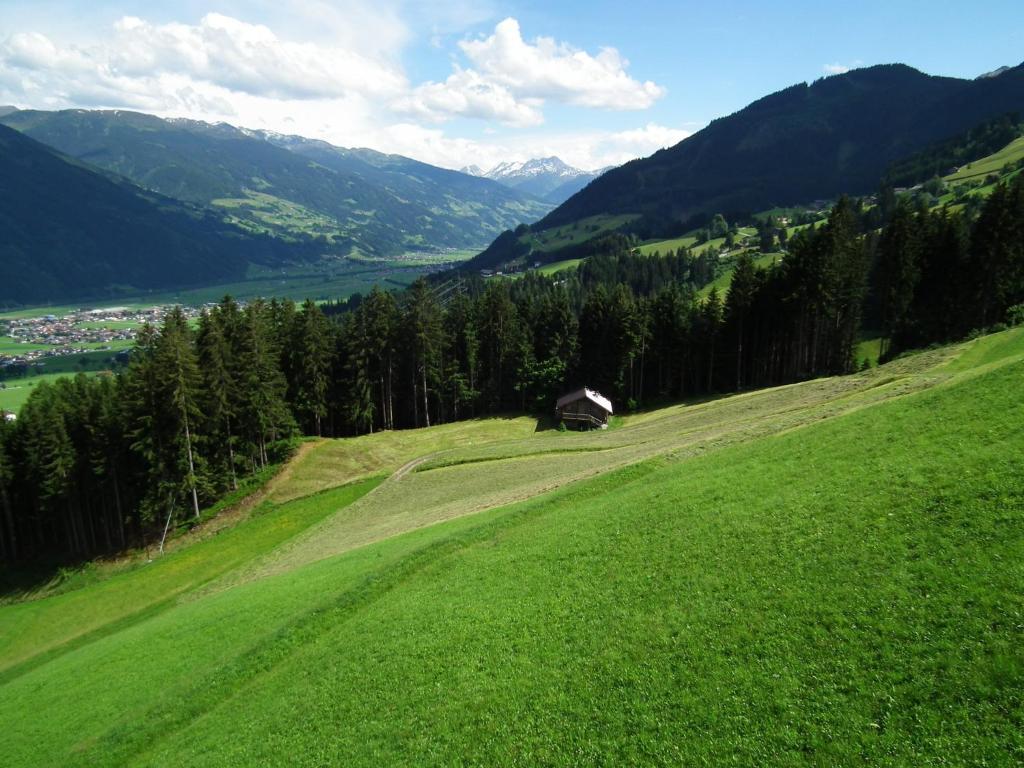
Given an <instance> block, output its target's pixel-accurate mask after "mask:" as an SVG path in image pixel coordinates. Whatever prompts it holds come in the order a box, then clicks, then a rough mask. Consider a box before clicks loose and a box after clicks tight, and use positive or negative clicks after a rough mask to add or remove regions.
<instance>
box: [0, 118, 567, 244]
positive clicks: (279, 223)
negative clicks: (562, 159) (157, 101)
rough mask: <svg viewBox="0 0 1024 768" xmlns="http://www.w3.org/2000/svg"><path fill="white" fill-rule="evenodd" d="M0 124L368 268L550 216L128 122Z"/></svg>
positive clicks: (481, 195)
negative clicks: (367, 262) (364, 259)
mask: <svg viewBox="0 0 1024 768" xmlns="http://www.w3.org/2000/svg"><path fill="white" fill-rule="evenodd" d="M0 122H2V123H4V124H6V125H8V126H10V127H12V128H16V129H18V130H20V131H23V132H24V133H26V134H27V135H29V136H31V137H32V138H34V139H36V140H38V141H41V142H43V143H45V144H48V145H50V146H52V147H54V148H56V149H58V150H59V151H61V152H63V153H65V154H68V155H71V156H72V157H75V158H77V159H80V160H83V161H86V162H88V163H90V164H92V165H95V166H99V167H101V168H103V169H106V170H109V171H113V172H114V173H118V174H121V175H123V176H125V177H127V178H128V179H131V180H132V181H134V182H135V183H136V184H138V185H140V186H142V187H145V188H147V189H151V190H153V191H156V192H159V193H161V194H164V195H167V196H169V197H173V198H177V199H179V200H183V201H187V202H191V203H195V204H200V205H206V206H212V207H213V208H215V209H216V210H218V211H219V212H220V213H221V214H222V215H223V216H224V218H225V219H226V220H227V221H229V222H232V223H235V224H237V225H238V226H240V227H242V228H244V229H247V230H249V231H251V232H254V233H265V234H268V235H270V236H272V237H275V238H277V239H280V240H282V241H284V242H289V243H299V244H303V243H314V244H317V245H319V247H320V248H321V250H323V251H327V252H333V253H342V254H348V253H359V254H365V255H373V256H388V255H394V254H399V253H402V252H405V251H407V250H410V249H420V248H469V247H474V246H478V245H480V244H482V243H485V242H487V241H488V240H489V239H491V238H493V237H494V236H495V235H497V234H498V233H499V232H501V231H502V230H503V229H506V228H508V227H514V226H516V225H517V224H519V223H521V222H529V221H534V220H536V219H537V218H539V217H540V216H542V215H543V214H545V213H546V212H548V211H549V210H550V209H551V205H550V204H548V203H544V202H542V201H540V200H538V199H536V198H533V197H530V196H529V195H527V194H524V193H521V192H519V191H516V190H510V189H508V188H506V187H503V186H501V185H499V184H496V183H494V182H492V181H490V180H487V179H476V178H472V177H469V176H466V175H464V174H459V173H456V172H454V171H447V170H444V169H441V168H435V167H433V166H429V165H427V164H425V163H419V162H416V161H414V160H409V159H408V158H403V157H398V156H394V155H383V154H380V153H377V152H372V151H370V150H345V149H341V148H339V147H333V146H331V145H330V144H326V143H324V142H316V141H310V140H307V139H303V138H300V137H294V136H282V135H279V134H273V133H268V132H261V131H249V130H245V129H240V128H235V127H232V126H230V125H226V124H216V125H211V124H208V123H202V122H197V121H192V120H164V119H161V118H157V117H153V116H151V115H144V114H139V113H135V112H125V111H86V110H65V111H60V112H40V111H28V110H23V111H17V112H12V113H10V114H7V115H4V116H2V117H0Z"/></svg>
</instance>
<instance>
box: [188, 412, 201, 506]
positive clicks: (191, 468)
mask: <svg viewBox="0 0 1024 768" xmlns="http://www.w3.org/2000/svg"><path fill="white" fill-rule="evenodd" d="M185 450H186V451H187V453H188V484H189V486H191V487H190V488H189V490H190V491H191V492H192V511H193V512H194V513H195V516H196V520H198V519H199V494H198V493H196V466H195V463H194V462H193V460H192V433H191V432H190V431H189V426H188V413H187V412H186V413H185Z"/></svg>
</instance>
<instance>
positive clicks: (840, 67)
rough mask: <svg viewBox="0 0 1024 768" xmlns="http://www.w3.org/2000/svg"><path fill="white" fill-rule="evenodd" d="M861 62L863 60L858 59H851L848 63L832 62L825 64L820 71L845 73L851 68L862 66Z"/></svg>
mask: <svg viewBox="0 0 1024 768" xmlns="http://www.w3.org/2000/svg"><path fill="white" fill-rule="evenodd" d="M863 64H864V62H862V61H861V60H860V59H858V60H856V61H852V62H850V63H849V64H840V63H839V62H838V61H837V62H835V63H834V64H825V65H824V66H823V67H822V68H821V71H822V72H824V73H825V74H826V75H845V74H846V73H847V72H849V71H850V70H851V69H856V68H857V67H859V66H862V65H863Z"/></svg>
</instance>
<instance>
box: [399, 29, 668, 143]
mask: <svg viewBox="0 0 1024 768" xmlns="http://www.w3.org/2000/svg"><path fill="white" fill-rule="evenodd" d="M459 48H460V49H461V50H462V52H463V53H464V54H465V55H466V57H467V58H468V59H469V61H470V62H471V63H472V64H473V67H471V68H463V67H461V66H459V65H458V64H456V65H454V72H453V73H452V74H451V75H450V76H449V77H448V79H447V80H445V81H444V82H441V83H438V82H428V83H424V84H423V85H420V86H419V87H418V88H416V89H415V91H414V92H413V93H412V94H411V95H410V96H408V97H405V98H402V99H400V100H398V101H397V102H396V104H395V107H396V109H398V110H399V111H404V112H406V113H408V114H410V115H417V116H419V117H425V118H427V119H430V120H434V121H440V120H444V119H448V118H451V117H476V118H481V119H493V120H498V121H500V122H502V123H505V124H507V125H516V126H528V125H537V124H539V123H541V122H543V113H542V111H541V110H542V108H543V105H544V102H545V101H548V100H550V101H554V102H558V103H562V104H570V105H573V106H579V107H591V108H603V109H615V110H635V109H647V108H648V107H650V106H652V105H653V104H654V102H655V101H657V100H658V99H659V98H661V97H662V96H663V95H664V93H665V89H664V88H662V87H660V86H658V85H656V84H654V83H653V82H651V81H649V80H648V81H645V82H642V83H641V82H639V81H638V80H634V79H633V78H632V77H630V76H629V75H628V74H627V73H626V69H627V68H628V66H629V62H628V61H626V60H625V59H624V58H622V56H621V55H620V54H619V52H618V51H616V50H615V49H614V48H602V49H601V51H600V52H599V53H598V54H597V55H595V56H592V55H591V54H589V53H587V52H585V51H580V50H577V49H575V48H573V47H571V46H569V45H568V44H566V43H559V42H556V41H555V40H554V39H553V38H550V37H539V38H537V39H536V40H535V41H534V43H533V44H530V43H527V42H526V41H525V40H523V36H522V32H521V30H520V28H519V22H518V21H516V20H515V19H512V18H508V19H505V20H504V21H502V22H500V23H499V24H498V25H497V26H496V27H495V28H494V34H492V35H490V36H489V37H486V38H483V39H479V40H463V41H462V42H461V43H459Z"/></svg>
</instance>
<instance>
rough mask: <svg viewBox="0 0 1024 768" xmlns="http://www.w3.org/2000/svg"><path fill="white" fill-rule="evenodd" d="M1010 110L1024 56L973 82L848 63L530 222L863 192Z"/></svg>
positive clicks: (749, 207)
mask: <svg viewBox="0 0 1024 768" xmlns="http://www.w3.org/2000/svg"><path fill="white" fill-rule="evenodd" d="M1015 111H1016V112H1024V65H1021V66H1018V67H1015V68H1013V69H1009V70H1006V71H1004V72H1002V73H1001V74H996V75H994V76H992V77H986V78H982V79H978V80H962V79H956V78H950V77H933V76H930V75H926V74H923V73H921V72H919V71H917V70H915V69H912V68H911V67H907V66H904V65H900V64H894V65H884V66H876V67H869V68H866V69H858V70H853V71H851V72H848V73H846V74H842V75H835V76H832V77H828V78H824V79H821V80H818V81H817V82H815V83H814V84H812V85H807V84H806V83H800V84H799V85H794V86H792V87H790V88H787V89H785V90H783V91H779V92H778V93H775V94H772V95H771V96H766V97H765V98H762V99H760V100H758V101H755V102H754V103H753V104H751V105H750V106H748V107H746V108H745V109H742V110H740V111H739V112H737V113H735V114H733V115H730V116H729V117H725V118H721V119H718V120H715V121H713V122H712V123H711V124H710V125H708V126H707V127H706V128H704V129H703V130H701V131H699V132H698V133H695V134H694V135H692V136H690V137H689V138H687V139H685V140H683V141H682V142H680V143H679V144H677V145H675V146H674V147H671V148H669V149H664V150H661V151H659V152H656V153H655V154H654V155H652V156H650V157H648V158H645V159H643V160H634V161H632V162H630V163H626V164H625V165H623V166H621V167H619V168H615V169H613V170H611V171H608V172H607V173H605V174H604V175H603V176H601V177H600V178H598V179H596V180H595V181H593V182H592V183H591V184H590V185H588V186H587V187H586V188H585V189H583V190H582V191H580V192H579V193H577V194H576V195H574V196H573V197H571V198H570V199H569V200H567V201H566V202H565V203H563V204H562V205H561V206H559V208H557V209H556V210H555V211H553V212H552V213H551V214H549V215H548V216H547V217H545V218H544V219H543V220H542V221H541V222H539V223H538V224H537V225H535V226H534V227H533V229H534V230H537V231H539V230H543V229H546V228H550V227H553V226H558V225H562V224H567V223H571V222H574V221H579V220H581V219H583V218H586V217H589V216H594V215H597V214H627V213H633V214H641V215H643V216H645V217H646V220H647V222H648V224H649V225H650V226H651V227H657V226H659V225H662V226H664V228H665V229H666V230H671V229H672V228H673V227H678V226H679V225H680V224H682V223H684V222H686V221H688V220H691V219H692V217H694V216H695V215H699V214H705V215H707V214H713V213H716V212H721V213H726V214H728V213H741V212H754V211H759V210H765V209H767V208H771V207H774V206H781V205H790V204H799V203H806V202H810V201H813V200H816V199H829V198H834V197H836V196H837V195H840V194H842V193H851V194H863V193H868V192H871V191H873V190H875V189H877V187H878V184H879V181H880V179H881V177H882V175H883V174H884V173H885V171H886V169H887V168H889V166H890V165H891V164H892V163H894V162H895V161H897V160H901V159H904V158H907V157H909V156H911V155H913V154H915V153H916V152H919V151H920V150H922V149H923V148H925V147H927V146H929V145H931V144H933V143H935V142H937V141H939V140H942V139H945V138H948V137H950V136H953V135H955V134H957V133H960V132H962V131H965V130H967V129H969V128H971V127H972V126H975V125H978V124H979V123H981V122H982V121H984V120H988V119H991V118H993V117H996V116H998V115H1002V114H1006V113H1010V112H1015ZM649 228H650V227H649Z"/></svg>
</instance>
